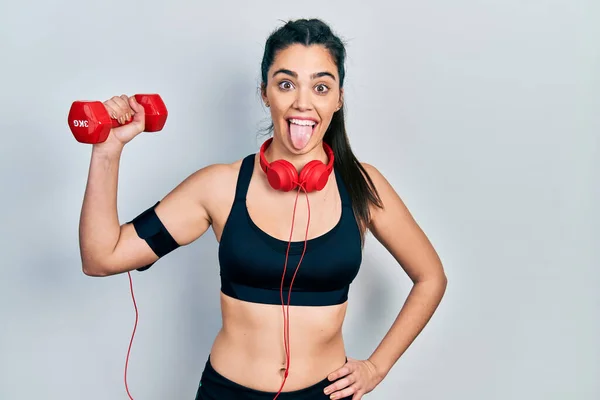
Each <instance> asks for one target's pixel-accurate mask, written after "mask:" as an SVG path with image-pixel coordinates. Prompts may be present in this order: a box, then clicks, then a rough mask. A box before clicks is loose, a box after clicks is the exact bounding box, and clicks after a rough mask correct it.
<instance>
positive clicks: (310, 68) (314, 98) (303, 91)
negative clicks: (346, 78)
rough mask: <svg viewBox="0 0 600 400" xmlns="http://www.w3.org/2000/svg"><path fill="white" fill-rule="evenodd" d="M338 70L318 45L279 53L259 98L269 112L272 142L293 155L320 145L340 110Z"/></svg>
mask: <svg viewBox="0 0 600 400" xmlns="http://www.w3.org/2000/svg"><path fill="white" fill-rule="evenodd" d="M342 95H343V89H340V85H339V76H338V72H337V66H336V65H335V63H334V62H333V59H332V58H331V56H330V54H329V51H328V50H327V49H326V48H325V47H324V46H321V45H313V46H309V47H307V46H304V45H301V44H295V45H292V46H290V47H288V48H286V49H285V50H282V51H281V52H279V53H278V54H277V55H276V57H275V60H274V62H273V65H272V66H271V68H270V69H269V72H268V83H267V85H266V87H265V86H263V90H262V96H263V101H264V102H265V104H266V105H267V106H268V107H270V109H271V118H272V119H273V126H274V139H273V140H274V141H278V142H279V143H280V144H281V145H283V146H284V147H285V148H286V149H287V150H288V151H290V152H291V153H294V154H304V153H308V152H310V151H311V150H312V149H314V148H315V146H317V145H319V144H320V143H321V140H322V139H323V136H324V135H325V132H326V131H327V128H328V127H329V123H330V122H331V118H332V117H333V114H334V113H335V112H336V111H337V110H339V109H340V108H341V106H342Z"/></svg>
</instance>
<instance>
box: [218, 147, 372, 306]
mask: <svg viewBox="0 0 600 400" xmlns="http://www.w3.org/2000/svg"><path fill="white" fill-rule="evenodd" d="M254 160H255V155H254V154H251V155H249V156H247V157H246V158H244V160H243V161H242V165H241V168H240V172H239V175H238V179H237V185H236V190H235V199H234V202H233V205H232V208H231V211H230V214H229V216H228V218H227V221H226V223H225V226H224V228H223V233H222V235H221V240H220V243H219V264H220V276H221V291H222V292H223V293H224V294H226V295H228V296H230V297H233V298H236V299H239V300H244V301H249V302H254V303H264V304H281V293H280V287H281V275H282V273H283V267H284V263H285V256H286V250H287V248H288V241H283V240H279V239H277V238H275V237H273V236H270V235H268V234H267V233H265V232H263V231H262V230H261V229H260V228H259V227H258V226H256V224H255V223H254V222H253V221H252V219H251V218H250V215H249V214H248V209H247V207H246V194H247V192H248V186H249V184H250V180H251V178H252V173H253V171H254ZM334 172H335V176H336V182H337V187H338V190H339V193H340V198H341V201H342V214H341V217H340V219H339V221H338V223H337V224H336V225H335V227H334V228H333V229H331V230H330V231H328V232H327V233H325V234H323V235H321V236H318V237H316V238H314V239H309V240H308V241H307V247H306V252H305V254H304V258H303V259H302V263H301V264H300V268H299V270H298V273H297V275H296V278H295V280H294V284H293V287H292V293H291V298H290V305H298V306H300V305H301V306H326V305H334V304H341V303H344V302H345V301H346V299H347V298H348V290H349V287H350V283H351V282H352V281H353V280H354V278H355V277H356V275H357V274H358V271H359V268H360V265H361V262H362V243H361V237H360V232H359V230H358V224H357V222H356V219H355V217H354V213H353V210H352V205H351V202H350V196H349V195H348V192H347V190H346V187H345V185H344V183H343V181H342V178H341V176H340V175H339V173H338V172H337V171H336V170H335V169H334ZM290 207H292V205H290ZM290 211H291V208H290ZM303 250H304V241H298V242H292V243H291V247H290V251H289V258H288V264H287V265H288V267H287V270H286V276H285V283H284V291H283V296H284V298H285V300H286V303H287V298H288V291H289V284H290V282H291V280H292V277H293V274H294V271H295V270H296V266H297V265H298V261H299V259H300V256H301V255H302V252H303Z"/></svg>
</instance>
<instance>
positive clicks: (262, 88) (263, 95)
mask: <svg viewBox="0 0 600 400" xmlns="http://www.w3.org/2000/svg"><path fill="white" fill-rule="evenodd" d="M260 97H261V98H262V101H263V103H265V104H266V103H268V102H269V99H267V86H266V85H265V84H264V82H263V83H261V84H260Z"/></svg>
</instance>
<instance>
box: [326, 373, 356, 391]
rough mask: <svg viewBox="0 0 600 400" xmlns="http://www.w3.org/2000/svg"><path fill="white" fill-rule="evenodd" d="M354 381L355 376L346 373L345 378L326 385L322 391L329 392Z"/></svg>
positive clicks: (340, 388) (342, 387)
mask: <svg viewBox="0 0 600 400" xmlns="http://www.w3.org/2000/svg"><path fill="white" fill-rule="evenodd" d="M354 382H356V377H355V376H354V375H348V376H346V377H345V378H342V379H340V380H338V381H336V382H335V383H334V384H332V385H329V386H327V387H326V388H325V389H324V390H323V392H324V393H325V394H331V393H333V392H336V391H338V390H342V389H344V388H346V387H348V386H350V385H352V384H353V383H354Z"/></svg>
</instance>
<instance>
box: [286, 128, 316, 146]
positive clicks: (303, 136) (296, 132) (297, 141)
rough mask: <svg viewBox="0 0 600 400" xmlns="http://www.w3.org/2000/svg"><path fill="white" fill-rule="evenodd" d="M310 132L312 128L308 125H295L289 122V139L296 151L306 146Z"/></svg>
mask: <svg viewBox="0 0 600 400" xmlns="http://www.w3.org/2000/svg"><path fill="white" fill-rule="evenodd" d="M312 131H313V127H312V126H310V125H308V126H304V125H296V124H293V123H291V122H290V137H291V139H292V144H293V145H294V147H295V148H296V149H297V150H301V149H303V148H304V147H305V146H306V145H307V144H308V141H309V140H310V137H311V135H312Z"/></svg>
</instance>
